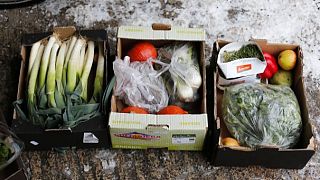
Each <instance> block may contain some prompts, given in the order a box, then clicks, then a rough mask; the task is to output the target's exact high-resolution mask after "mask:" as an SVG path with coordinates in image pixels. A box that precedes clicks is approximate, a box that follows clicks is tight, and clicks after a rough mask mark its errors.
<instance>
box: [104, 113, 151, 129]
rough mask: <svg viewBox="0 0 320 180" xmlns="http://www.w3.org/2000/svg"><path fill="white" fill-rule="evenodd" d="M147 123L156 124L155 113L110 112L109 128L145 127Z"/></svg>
mask: <svg viewBox="0 0 320 180" xmlns="http://www.w3.org/2000/svg"><path fill="white" fill-rule="evenodd" d="M148 124H157V120H156V115H153V114H133V113H117V112H111V113H110V116H109V126H110V128H131V129H146V127H147V126H148Z"/></svg>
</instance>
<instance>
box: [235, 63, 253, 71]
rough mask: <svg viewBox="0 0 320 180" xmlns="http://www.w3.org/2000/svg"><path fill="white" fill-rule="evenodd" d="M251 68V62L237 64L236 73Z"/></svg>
mask: <svg viewBox="0 0 320 180" xmlns="http://www.w3.org/2000/svg"><path fill="white" fill-rule="evenodd" d="M250 69H251V64H244V65H241V66H237V73H240V72H243V71H248V70H250Z"/></svg>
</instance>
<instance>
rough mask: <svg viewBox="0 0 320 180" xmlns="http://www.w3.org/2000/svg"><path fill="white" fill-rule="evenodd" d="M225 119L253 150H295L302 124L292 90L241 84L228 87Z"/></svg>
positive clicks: (223, 105)
mask: <svg viewBox="0 0 320 180" xmlns="http://www.w3.org/2000/svg"><path fill="white" fill-rule="evenodd" d="M222 107H223V119H224V122H225V124H226V126H227V128H228V130H229V132H230V133H231V135H232V136H234V137H235V138H236V139H237V140H238V141H239V142H240V144H241V145H244V146H249V147H251V148H257V147H265V146H275V147H279V148H292V147H293V146H294V145H295V144H296V143H297V142H298V140H299V137H300V133H301V128H302V122H301V116H300V108H299V104H298V101H297V98H296V96H295V94H294V92H293V91H292V90H291V88H290V87H287V86H279V85H265V84H259V83H257V84H253V83H252V84H250V83H245V84H239V85H235V86H231V87H228V88H226V90H225V92H224V96H223V101H222Z"/></svg>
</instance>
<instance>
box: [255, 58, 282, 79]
mask: <svg viewBox="0 0 320 180" xmlns="http://www.w3.org/2000/svg"><path fill="white" fill-rule="evenodd" d="M263 56H264V58H265V59H266V62H267V67H266V69H265V70H264V72H263V73H261V74H259V76H260V78H265V79H269V78H271V77H272V76H273V75H274V74H275V73H276V72H277V71H278V65H277V60H276V58H274V57H273V56H272V55H271V54H269V53H266V52H264V53H263Z"/></svg>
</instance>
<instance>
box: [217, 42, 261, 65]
mask: <svg viewBox="0 0 320 180" xmlns="http://www.w3.org/2000/svg"><path fill="white" fill-rule="evenodd" d="M250 57H256V58H258V59H260V60H263V54H262V53H261V51H260V49H259V47H258V46H257V45H255V44H247V45H244V46H242V47H241V48H240V49H239V50H237V51H230V52H226V51H225V52H224V53H223V58H224V62H231V61H234V60H237V59H242V58H250Z"/></svg>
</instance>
